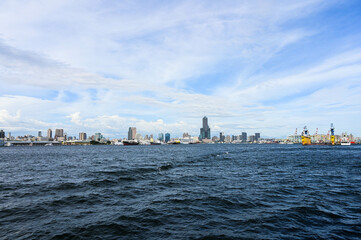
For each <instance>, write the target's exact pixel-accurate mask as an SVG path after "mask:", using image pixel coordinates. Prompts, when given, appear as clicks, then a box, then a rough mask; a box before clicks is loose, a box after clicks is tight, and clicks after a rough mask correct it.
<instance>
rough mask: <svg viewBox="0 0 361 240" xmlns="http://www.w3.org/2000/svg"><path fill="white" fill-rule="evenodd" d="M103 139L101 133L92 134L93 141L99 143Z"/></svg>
mask: <svg viewBox="0 0 361 240" xmlns="http://www.w3.org/2000/svg"><path fill="white" fill-rule="evenodd" d="M102 138H103V135H102V134H101V133H95V134H94V140H95V141H100V140H101V139H102Z"/></svg>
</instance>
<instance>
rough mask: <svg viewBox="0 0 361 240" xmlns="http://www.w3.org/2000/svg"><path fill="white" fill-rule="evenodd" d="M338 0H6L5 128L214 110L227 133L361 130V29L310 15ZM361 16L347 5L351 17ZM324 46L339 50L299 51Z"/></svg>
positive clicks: (1, 14)
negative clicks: (344, 36) (314, 128)
mask: <svg viewBox="0 0 361 240" xmlns="http://www.w3.org/2000/svg"><path fill="white" fill-rule="evenodd" d="M339 7H340V8H344V9H341V10H340V11H346V10H347V9H348V8H352V7H353V6H352V3H349V5H347V4H341V3H339V2H338V1H327V2H325V1H318V0H309V1H302V2H289V1H240V2H234V1H223V2H217V1H213V2H212V1H211V2H210V1H197V2H194V1H178V2H173V1H168V2H161V1H148V2H144V1H121V2H119V1H107V2H103V1H91V2H89V1H76V2H74V1H20V0H19V1H2V2H1V3H0V77H1V78H0V83H1V84H2V86H5V88H3V89H0V110H1V112H0V119H1V121H0V128H6V129H10V128H12V129H15V128H16V129H17V130H16V131H18V132H21V133H22V132H24V131H30V130H33V129H40V130H41V129H43V130H44V128H45V129H46V128H47V127H46V126H47V125H49V127H52V126H59V127H61V126H63V127H64V128H67V129H68V130H67V131H68V133H72V134H77V132H80V131H85V130H87V131H102V132H104V133H107V134H109V135H110V136H120V135H122V134H124V133H125V132H126V131H127V128H128V127H129V126H137V128H139V129H141V131H143V132H146V133H152V132H153V133H156V131H162V132H164V131H169V132H172V133H175V134H181V133H182V132H183V131H187V132H191V133H192V134H198V131H199V129H198V128H199V126H200V119H201V117H202V116H203V115H207V116H208V117H209V118H210V124H211V127H212V129H213V130H214V131H224V132H227V133H229V134H232V133H233V134H239V133H240V132H241V131H243V130H247V129H249V131H260V132H262V133H263V134H266V135H269V136H272V135H273V136H279V135H286V134H288V133H291V132H293V131H294V128H296V127H300V125H301V126H303V125H305V124H311V125H312V126H317V127H318V126H322V127H323V126H324V128H325V129H326V128H327V126H328V124H329V122H331V121H334V122H335V124H338V126H339V127H340V128H342V129H345V130H347V131H353V132H354V133H355V134H361V132H360V131H359V130H358V127H357V124H355V123H354V121H353V120H349V119H353V118H356V117H360V115H361V113H358V110H360V105H359V104H358V102H361V101H360V100H361V99H360V94H359V92H360V91H359V89H360V87H361V83H360V81H359V79H360V77H361V71H360V69H361V66H360V64H361V50H360V47H361V46H360V45H359V44H358V42H357V41H353V40H354V39H358V38H359V36H360V32H358V31H355V30H353V31H351V30H350V31H349V32H347V37H348V38H347V40H343V39H342V36H339V35H338V32H337V31H339V32H342V31H345V30H343V29H342V28H343V26H329V27H328V28H327V27H322V28H320V27H319V26H318V25H317V24H315V25H312V24H308V22H309V21H312V20H314V21H321V22H322V21H323V19H324V18H327V17H328V15H327V11H328V10H330V9H332V10H335V9H336V8H339ZM354 17H355V16H353V15H350V14H349V15H347V14H345V16H344V19H345V21H344V22H345V24H347V23H348V22H347V21H346V20H349V22H353V21H354V20H355V19H352V18H354ZM333 27H334V29H333ZM329 29H332V30H333V31H334V32H336V33H333V32H332V31H330V30H329ZM322 36H323V37H328V38H332V39H339V42H340V43H342V41H345V42H347V45H345V46H341V45H340V47H338V48H337V47H335V45H334V44H331V43H329V42H328V41H327V40H322ZM316 41H317V44H316ZM321 44H323V45H327V44H330V49H329V51H327V52H326V53H325V52H321V51H320V52H319V56H318V57H317V58H315V57H311V56H310V57H307V54H305V53H301V52H300V51H301V50H300V49H307V50H308V51H311V52H312V54H310V55H312V56H314V55H315V53H317V52H318V51H319V50H318V49H317V47H313V46H319V45H321ZM311 52H310V53H311ZM298 55H300V56H299V58H297V56H298ZM290 59H292V61H294V63H297V64H292V61H289V60H290ZM300 63H302V64H300ZM18 112H20V113H21V115H20V116H21V117H19V115H18ZM360 112H361V111H360ZM11 116H13V118H11ZM14 116H15V117H14ZM16 116H17V117H18V118H16ZM305 116H307V117H305ZM340 116H344V117H343V118H342V117H340ZM7 119H8V120H7ZM24 119H28V120H24ZM345 119H346V120H345ZM31 124H33V125H31ZM326 125H327V126H326ZM22 126H24V128H21V127H22Z"/></svg>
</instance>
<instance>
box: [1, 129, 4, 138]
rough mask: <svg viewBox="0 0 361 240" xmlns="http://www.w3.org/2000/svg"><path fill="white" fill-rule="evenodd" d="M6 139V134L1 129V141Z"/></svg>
mask: <svg viewBox="0 0 361 240" xmlns="http://www.w3.org/2000/svg"><path fill="white" fill-rule="evenodd" d="M4 138H5V132H4V131H3V130H2V129H1V130H0V139H4Z"/></svg>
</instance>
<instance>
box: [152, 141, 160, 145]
mask: <svg viewBox="0 0 361 240" xmlns="http://www.w3.org/2000/svg"><path fill="white" fill-rule="evenodd" d="M161 144H162V143H161V142H150V145H161Z"/></svg>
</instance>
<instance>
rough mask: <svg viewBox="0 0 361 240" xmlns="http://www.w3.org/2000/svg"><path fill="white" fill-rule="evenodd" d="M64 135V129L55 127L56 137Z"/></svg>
mask: <svg viewBox="0 0 361 240" xmlns="http://www.w3.org/2000/svg"><path fill="white" fill-rule="evenodd" d="M59 137H61V138H62V137H64V129H55V136H54V138H56V139H57V138H59Z"/></svg>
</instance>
